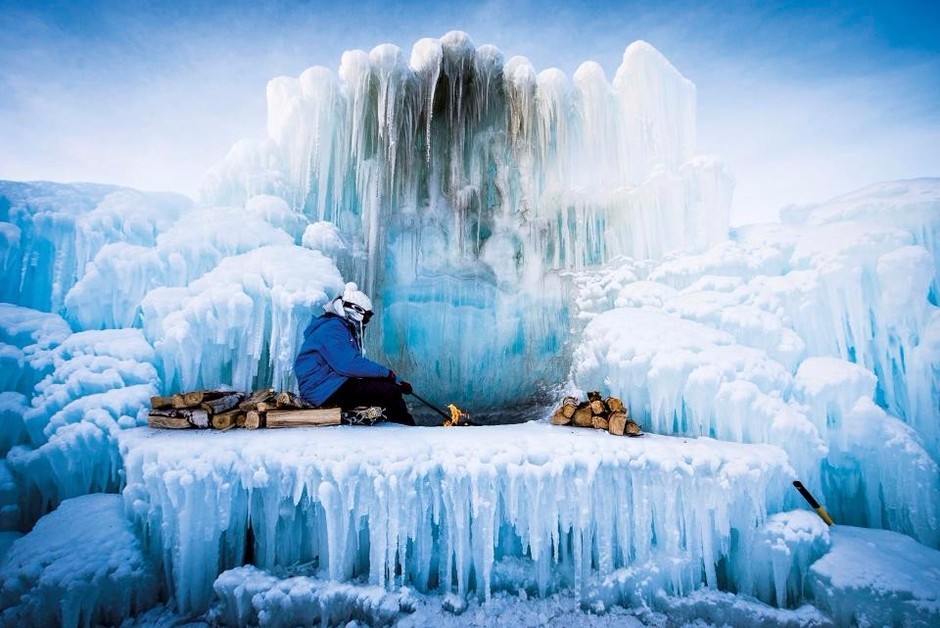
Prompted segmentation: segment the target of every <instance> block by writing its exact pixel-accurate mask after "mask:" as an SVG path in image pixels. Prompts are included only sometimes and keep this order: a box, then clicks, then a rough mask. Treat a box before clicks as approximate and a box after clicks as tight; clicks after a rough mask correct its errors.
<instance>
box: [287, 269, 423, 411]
mask: <svg viewBox="0 0 940 628" xmlns="http://www.w3.org/2000/svg"><path fill="white" fill-rule="evenodd" d="M324 310H325V312H324V313H323V314H322V315H320V316H318V317H316V318H314V319H313V320H312V321H310V324H309V325H307V328H306V329H305V330H304V341H303V343H302V344H301V347H300V351H299V352H298V354H297V358H296V360H295V361H294V374H295V375H296V376H297V382H298V386H299V389H300V396H301V397H302V398H303V399H304V400H305V401H308V402H309V403H312V404H314V405H317V406H340V407H341V408H342V409H343V410H344V411H348V410H351V409H352V408H354V407H357V406H381V407H383V408H385V412H386V416H387V418H388V419H389V420H390V421H395V422H396V423H405V424H408V425H414V419H413V418H412V417H411V414H410V413H409V412H408V408H407V406H406V405H405V402H404V399H403V398H402V393H403V392H404V393H406V394H407V393H409V392H411V386H410V385H409V384H408V383H407V382H398V383H396V377H395V372H394V371H392V370H391V369H389V368H388V367H385V366H382V365H381V364H378V363H376V362H373V361H372V360H370V359H368V358H366V357H365V355H363V350H362V334H363V331H364V330H365V326H366V325H367V324H368V323H369V320H370V319H371V317H372V301H371V300H370V299H369V297H367V296H366V295H365V294H364V293H362V292H360V291H359V290H357V288H356V284H354V283H348V284H346V290H345V291H344V293H343V295H342V296H339V297H337V298H336V299H334V300H333V301H331V302H330V303H329V304H328V305H326V306H324Z"/></svg>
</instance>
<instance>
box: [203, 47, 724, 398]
mask: <svg viewBox="0 0 940 628" xmlns="http://www.w3.org/2000/svg"><path fill="white" fill-rule="evenodd" d="M730 190H731V182H730V177H729V176H728V175H727V174H726V173H725V171H724V169H723V167H722V166H721V164H720V163H719V162H717V161H716V160H715V159H713V158H706V157H700V156H696V154H695V88H694V86H693V85H692V84H691V83H690V82H689V81H687V80H686V79H685V78H683V77H682V76H681V75H680V74H679V72H678V71H677V70H676V69H675V68H674V67H672V66H671V65H670V64H669V62H668V61H666V59H665V58H663V56H662V55H661V54H659V52H657V51H656V50H655V49H654V48H652V47H651V46H650V45H648V44H646V43H644V42H637V43H634V44H632V45H631V46H630V47H628V48H627V50H626V51H625V52H624V55H623V62H622V64H621V66H620V67H619V68H618V69H617V71H616V74H615V76H614V79H613V80H612V81H608V79H607V77H606V76H605V73H604V71H603V69H602V68H601V67H600V66H599V65H597V64H596V63H594V62H587V63H585V64H583V65H582V66H581V67H580V68H579V69H578V70H577V71H576V72H575V74H574V76H573V77H572V78H571V79H570V80H569V78H568V77H566V76H565V75H564V74H563V73H561V72H560V71H558V70H556V69H548V70H545V71H542V72H538V73H537V72H536V70H535V69H534V68H533V67H532V65H531V64H530V63H529V62H528V60H526V59H524V58H522V57H514V58H512V59H509V60H505V59H504V58H503V55H502V53H501V52H500V51H499V50H498V49H496V48H495V47H493V46H489V45H484V46H479V47H477V46H475V45H474V44H473V42H472V41H471V40H470V38H469V37H468V36H467V35H466V34H465V33H461V32H457V31H454V32H450V33H448V34H446V35H445V36H443V37H441V38H440V39H422V40H420V41H418V42H417V43H416V44H415V45H414V47H413V49H412V51H411V54H410V57H409V56H408V55H407V54H406V53H404V52H403V51H402V50H400V49H399V48H397V47H395V46H392V45H388V44H386V45H382V46H378V47H376V48H374V49H373V50H372V51H371V52H368V53H366V52H364V51H359V50H356V51H349V52H347V53H345V54H344V55H343V57H342V61H341V63H340V67H339V69H338V72H337V73H333V72H331V71H330V70H328V69H326V68H323V67H313V68H310V69H308V70H307V71H305V72H304V73H303V74H301V75H300V76H299V77H297V78H290V77H281V78H277V79H275V80H273V81H271V82H270V83H269V85H268V138H267V139H266V140H265V141H263V142H257V143H251V142H241V143H239V144H238V145H236V146H235V147H234V148H233V149H232V151H231V152H230V153H229V155H228V156H227V158H226V159H225V160H224V161H223V162H222V163H221V164H220V165H219V166H218V167H217V168H216V169H215V170H214V171H213V172H212V173H211V175H210V176H209V178H208V181H207V185H206V190H205V196H206V200H207V201H208V202H210V203H212V204H218V205H232V204H236V205H237V204H241V203H242V202H244V200H245V199H248V198H251V197H252V196H253V195H255V194H258V193H266V194H272V195H277V196H280V197H282V198H284V199H285V200H287V202H288V203H289V204H290V206H291V207H293V208H295V209H297V210H298V211H302V212H303V213H304V214H305V215H306V216H307V217H308V219H309V220H310V221H311V222H313V221H330V222H333V223H334V224H336V225H337V227H339V229H340V231H341V232H342V234H343V236H344V237H345V238H346V239H347V240H348V241H349V242H350V243H351V245H352V247H353V248H354V249H355V250H358V251H361V253H362V256H361V257H354V258H352V259H351V260H350V263H349V264H348V265H342V266H341V267H340V270H341V271H342V272H343V273H344V275H346V276H347V277H348V278H351V279H355V280H356V281H358V282H359V283H360V285H363V286H364V287H365V288H366V290H367V291H368V292H370V293H372V294H373V296H374V299H375V300H376V302H377V304H378V307H379V312H380V314H381V317H380V318H378V319H377V320H376V322H375V323H373V325H374V328H375V329H376V332H375V336H376V337H377V338H381V339H382V341H381V342H377V341H374V342H373V344H372V346H371V349H372V350H373V351H374V352H377V355H378V356H380V357H382V358H384V359H387V360H390V361H391V363H392V366H393V367H394V368H395V369H396V370H397V371H398V372H401V373H403V374H407V376H408V377H409V379H411V380H413V382H414V383H415V385H416V386H418V387H419V388H420V389H421V390H425V391H433V392H434V393H435V395H436V396H438V397H440V398H442V399H452V400H461V401H463V402H465V403H467V404H473V405H474V406H476V407H478V408H483V407H485V408H488V409H490V410H492V409H494V408H499V407H504V406H505V405H507V404H513V403H514V404H516V405H519V404H520V403H521V402H524V401H527V400H529V399H530V398H532V397H538V396H539V393H542V392H544V390H545V389H546V388H548V387H550V386H552V385H553V384H554V383H555V381H556V380H557V377H558V373H560V372H564V371H566V370H567V367H568V362H567V359H566V358H565V357H564V356H566V355H567V353H566V352H565V351H561V347H562V344H563V342H564V338H565V334H566V331H567V327H568V321H567V316H568V310H569V306H568V303H569V294H568V292H567V289H566V286H565V283H564V282H563V281H562V280H561V279H560V278H559V277H558V275H557V273H558V271H563V270H566V269H574V268H582V267H585V266H589V265H596V264H599V263H603V262H605V261H607V260H609V259H611V258H613V257H615V256H617V255H621V254H629V255H635V256H639V257H647V256H651V257H659V256H661V255H663V254H664V253H666V252H668V251H672V250H679V249H685V250H701V249H702V248H704V247H706V246H707V245H709V244H712V243H714V242H716V241H718V240H720V239H722V238H724V237H725V235H726V228H727V223H728V210H729V205H730ZM523 312H524V313H525V315H524V316H521V315H520V314H521V313H523ZM479 329H487V330H490V331H489V333H487V334H480V333H473V330H479ZM468 386H469V389H468Z"/></svg>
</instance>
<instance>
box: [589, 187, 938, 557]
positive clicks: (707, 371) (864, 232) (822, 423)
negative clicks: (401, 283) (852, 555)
mask: <svg viewBox="0 0 940 628" xmlns="http://www.w3.org/2000/svg"><path fill="white" fill-rule="evenodd" d="M938 231H940V182H938V181H937V180H913V181H899V182H894V183H889V184H879V185H875V186H871V187H869V188H866V189H865V190H862V191H859V192H855V193H852V194H849V195H846V196H844V197H840V198H837V199H834V200H833V201H830V202H828V203H824V204H821V205H819V206H815V207H811V208H807V209H804V210H803V213H802V214H800V213H799V212H797V211H796V210H791V211H790V212H788V214H787V221H786V222H785V223H783V224H773V225H753V226H748V227H743V228H740V229H737V230H736V231H735V233H734V234H733V235H732V237H731V238H730V239H729V240H728V241H726V242H722V243H720V244H718V245H716V246H714V247H712V248H711V249H708V250H707V251H705V252H703V253H701V254H695V255H684V256H675V257H674V258H670V259H666V260H663V261H660V262H656V261H652V262H651V261H636V260H632V259H630V258H622V259H618V260H614V261H613V262H611V263H609V264H608V265H606V266H605V267H603V268H601V269H597V270H592V271H584V272H582V273H581V274H580V275H579V276H578V277H577V279H576V284H577V295H576V303H577V313H576V315H575V317H574V320H575V321H576V325H575V326H574V328H573V334H574V337H575V339H574V340H573V341H572V344H574V345H575V346H577V349H576V352H575V356H574V364H573V368H572V385H573V386H576V387H580V388H583V389H587V390H590V389H593V388H597V387H599V386H601V384H600V383H601V382H603V384H604V385H605V386H608V387H610V389H611V390H612V391H613V392H614V393H619V394H620V395H622V396H623V397H624V398H625V399H627V400H628V404H629V406H630V407H631V409H632V410H633V411H634V413H635V414H636V415H637V416H638V417H639V418H640V422H641V424H648V425H650V426H651V428H652V429H653V430H655V431H657V432H659V433H665V434H688V435H710V436H714V437H716V438H721V439H727V440H733V441H741V442H769V443H775V444H778V445H780V446H781V447H783V448H784V449H786V450H787V452H788V454H789V455H790V461H791V464H793V466H794V467H795V468H796V470H797V472H798V473H799V475H800V477H801V479H802V481H803V482H804V484H806V485H807V486H809V487H810V488H811V490H813V491H814V492H815V491H816V490H817V489H818V490H819V491H820V494H821V495H823V497H824V501H825V503H826V504H827V505H828V506H829V507H830V509H831V510H832V512H833V514H834V515H835V516H836V520H837V521H841V522H843V523H851V524H856V525H865V526H877V527H885V528H888V529H891V530H896V531H900V532H904V533H906V534H909V535H911V536H913V537H914V538H916V539H918V540H920V541H921V542H923V543H926V544H928V545H931V546H934V547H936V546H937V545H938V544H940V537H938V535H937V530H938V522H940V500H938V499H937V497H936V496H937V495H938V494H940V467H938V464H937V460H938V459H940V448H938V445H940V442H938V430H940V387H938V379H937V377H938V373H940V353H938V351H937V347H938V342H940V337H938V336H937V330H938V329H940V328H938V327H937V323H936V321H937V320H940V319H938V312H940V310H938V308H937V304H936V297H937V293H936V290H935V288H934V287H933V286H934V285H935V284H936V281H937V280H936V274H935V273H936V262H935V260H936V259H937V256H938V254H940V251H938V250H937V249H936V242H937V240H936V234H937V232H938Z"/></svg>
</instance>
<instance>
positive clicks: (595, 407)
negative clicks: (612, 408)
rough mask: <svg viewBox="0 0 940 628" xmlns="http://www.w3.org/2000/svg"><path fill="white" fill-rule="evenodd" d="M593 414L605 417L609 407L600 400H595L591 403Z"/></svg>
mask: <svg viewBox="0 0 940 628" xmlns="http://www.w3.org/2000/svg"><path fill="white" fill-rule="evenodd" d="M591 412H592V413H593V414H594V416H603V415H605V414H607V406H605V405H604V402H603V401H601V400H600V399H595V400H594V401H592V402H591Z"/></svg>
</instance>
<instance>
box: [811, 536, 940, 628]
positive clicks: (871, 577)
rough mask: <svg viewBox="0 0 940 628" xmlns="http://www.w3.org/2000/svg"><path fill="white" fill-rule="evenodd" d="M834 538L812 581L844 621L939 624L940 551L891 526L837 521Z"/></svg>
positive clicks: (818, 598)
mask: <svg viewBox="0 0 940 628" xmlns="http://www.w3.org/2000/svg"><path fill="white" fill-rule="evenodd" d="M831 537H832V549H831V550H830V551H829V553H827V554H826V555H825V556H823V557H822V558H820V559H819V560H818V561H816V562H815V563H813V565H812V567H811V568H810V573H809V576H808V578H807V583H808V586H809V588H810V590H811V592H812V595H813V598H814V600H815V602H816V604H818V605H819V606H820V607H821V608H823V609H824V610H826V611H827V612H829V613H831V614H832V617H833V619H834V620H835V622H836V623H837V624H838V625H841V626H849V625H859V626H861V625H867V626H925V627H926V626H935V625H937V621H938V620H940V571H938V569H937V566H938V565H940V552H938V551H937V550H935V549H931V548H929V547H924V546H923V545H920V544H918V543H917V542H916V541H913V540H912V539H910V538H909V537H907V536H904V535H902V534H898V533H896V532H889V531H887V530H865V529H862V528H852V527H848V526H836V527H834V528H833V529H832V532H831Z"/></svg>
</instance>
